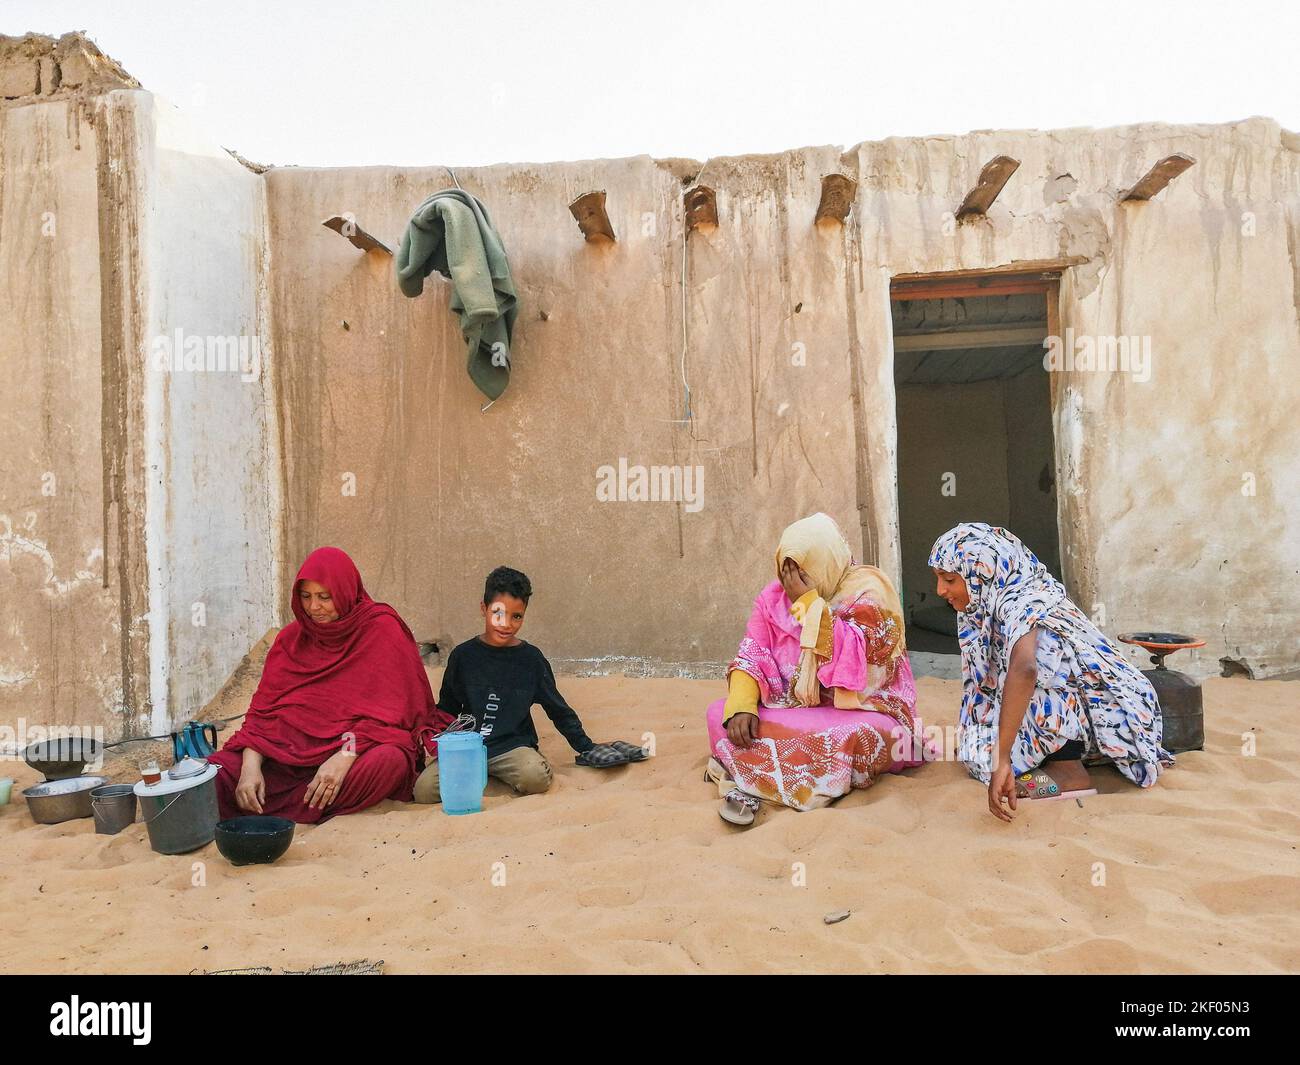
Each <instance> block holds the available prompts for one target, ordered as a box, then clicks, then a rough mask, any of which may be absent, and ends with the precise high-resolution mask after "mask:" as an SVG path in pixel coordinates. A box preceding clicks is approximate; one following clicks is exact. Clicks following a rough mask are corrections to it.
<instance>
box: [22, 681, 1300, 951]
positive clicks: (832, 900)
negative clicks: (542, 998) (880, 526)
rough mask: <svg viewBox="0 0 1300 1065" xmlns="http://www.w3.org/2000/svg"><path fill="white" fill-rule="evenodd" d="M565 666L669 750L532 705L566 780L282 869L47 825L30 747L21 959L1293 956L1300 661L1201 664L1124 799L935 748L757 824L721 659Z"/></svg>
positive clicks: (930, 691)
mask: <svg viewBox="0 0 1300 1065" xmlns="http://www.w3.org/2000/svg"><path fill="white" fill-rule="evenodd" d="M430 673H431V677H432V679H433V682H434V686H435V691H436V690H437V683H438V678H439V673H440V671H439V670H436V669H435V670H431V671H430ZM255 681H256V670H245V671H243V676H242V677H240V678H239V679H238V680H237V681H236V682H235V683H233V684H232V685H231V686H229V687H228V688H227V690H226V692H224V693H223V695H222V696H221V697H220V699H219V700H218V701H217V703H215V704H213V705H211V706H209V707H208V708H207V710H206V712H205V714H204V715H203V716H204V717H205V718H207V719H211V718H214V717H220V716H224V715H226V714H234V713H238V712H239V710H240V709H241V708H242V707H244V706H246V705H247V700H248V696H249V694H250V693H251V690H252V686H253V685H254V683H255ZM561 685H562V688H563V690H564V691H565V692H566V693H567V695H568V696H569V699H570V702H571V703H572V704H573V705H574V706H575V707H576V708H578V710H579V712H580V713H581V714H582V716H583V719H584V722H585V723H586V725H587V728H588V731H589V732H590V733H591V734H592V736H593V738H595V739H597V740H613V739H620V738H621V739H626V740H631V741H640V740H641V739H642V736H643V735H644V734H646V733H651V734H653V744H654V748H655V757H653V758H652V759H651V760H649V761H648V762H645V763H642V764H638V765H630V766H625V767H622V768H618V769H614V770H604V771H601V770H594V769H584V768H579V767H577V766H575V765H574V764H573V757H572V753H571V752H569V751H568V749H567V747H566V745H565V744H564V741H563V740H562V739H561V738H560V737H559V735H558V734H557V733H556V732H555V731H554V729H552V728H551V727H550V724H549V722H548V721H547V720H546V718H545V715H544V714H543V713H542V712H541V711H540V710H535V711H534V716H535V718H536V720H537V723H538V731H539V734H540V735H541V737H542V750H543V753H545V754H546V755H547V757H548V758H550V759H551V761H552V763H553V764H554V766H555V767H556V778H555V784H554V786H553V788H552V790H551V791H550V793H548V794H546V795H541V796H529V797H526V798H519V797H515V796H513V795H511V794H509V793H508V791H507V789H505V788H504V787H503V786H502V785H500V784H497V783H492V784H490V785H489V789H488V795H487V798H486V800H485V806H484V811H483V812H482V813H481V814H478V815H472V816H466V817H450V816H447V815H445V814H444V813H442V811H441V808H440V807H422V806H414V805H403V804H399V803H392V802H388V803H383V804H381V805H380V806H378V807H376V808H374V809H372V810H368V811H366V812H364V813H361V814H357V815H353V816H348V817H342V818H337V819H335V820H333V821H330V822H328V823H326V824H324V825H320V826H316V827H308V828H304V827H301V826H300V827H299V829H298V831H297V834H296V837H295V840H294V843H293V845H292V847H291V848H290V850H289V852H288V853H287V854H286V855H285V856H284V857H283V858H282V859H281V860H280V861H279V862H278V863H277V864H275V865H270V866H245V867H242V868H239V867H233V866H231V865H230V864H228V863H227V862H226V860H225V859H224V858H222V857H221V855H220V854H219V853H218V852H217V849H216V846H215V845H214V844H209V845H208V846H207V847H205V848H203V849H201V850H199V851H196V852H194V853H193V854H188V855H179V856H172V857H167V856H163V855H159V854H155V853H154V852H153V851H152V850H150V848H149V843H148V836H147V831H146V828H145V826H144V825H143V824H140V823H137V824H135V825H133V826H131V827H130V828H128V829H127V830H125V831H124V832H122V833H121V834H120V835H117V836H99V835H96V834H95V832H94V825H93V822H92V821H90V820H81V821H72V822H66V823H64V824H61V825H36V824H34V823H33V822H32V821H31V818H30V817H29V816H28V814H27V811H26V809H25V805H24V801H23V799H22V798H21V796H20V795H19V791H20V790H21V788H23V787H25V786H27V785H28V784H31V783H34V782H35V781H36V780H37V779H38V778H37V775H36V774H35V773H34V772H33V771H32V770H30V769H29V768H28V767H27V766H26V765H25V764H23V763H22V762H17V763H14V762H10V763H8V765H7V767H6V768H5V769H4V770H3V772H4V774H5V775H12V776H14V778H15V787H14V798H13V800H12V801H11V803H10V805H8V806H6V807H0V840H2V841H3V844H2V846H0V872H2V875H0V906H2V907H3V912H4V914H5V932H6V936H5V949H4V951H3V955H2V957H3V961H2V962H0V968H2V969H3V970H4V971H5V972H10V973H14V972H60V973H117V972H128V973H134V972H165V973H189V972H199V971H209V972H210V971H220V970H229V969H240V968H245V967H253V966H267V967H270V968H272V969H273V970H275V971H281V970H284V969H306V968H308V967H311V966H315V965H324V964H329V963H334V962H342V961H356V960H360V959H368V960H371V961H380V960H382V961H383V963H384V971H385V972H388V973H426V972H433V973H441V972H456V973H462V972H464V973H471V972H472V973H478V972H530V973H533V972H613V973H622V972H669V973H696V972H713V973H719V972H795V973H804V972H808V973H848V972H866V973H904V972H939V973H947V972H1006V973H1012V972H1039V971H1045V970H1046V971H1056V972H1085V973H1108V972H1144V973H1147V972H1234V973H1236V972H1252V973H1253V972H1265V973H1268V972H1296V971H1300V879H1298V877H1297V874H1300V855H1298V853H1297V850H1296V847H1297V845H1298V844H1300V815H1297V813H1296V795H1297V787H1296V782H1297V778H1298V776H1300V774H1298V773H1297V770H1296V768H1295V767H1296V766H1297V765H1300V685H1297V684H1294V683H1285V682H1252V681H1248V680H1244V679H1230V680H1229V679H1215V680H1211V681H1208V682H1207V683H1206V686H1205V698H1206V748H1205V750H1204V751H1200V752H1193V753H1187V754H1183V755H1180V756H1179V764H1178V766H1177V768H1175V769H1173V770H1171V771H1169V772H1168V773H1166V774H1165V775H1164V776H1163V777H1162V779H1161V780H1160V782H1159V783H1158V784H1157V785H1156V786H1155V787H1154V788H1152V789H1150V790H1147V791H1141V790H1139V789H1137V788H1135V787H1133V786H1132V785H1130V784H1128V783H1127V782H1126V781H1124V780H1123V779H1122V778H1121V777H1119V775H1118V774H1116V773H1114V772H1113V771H1109V770H1107V771H1100V772H1097V773H1095V774H1094V775H1095V777H1096V782H1097V784H1098V786H1099V788H1101V789H1102V794H1100V795H1098V796H1096V797H1095V798H1090V799H1087V800H1085V801H1084V803H1083V805H1082V806H1079V805H1077V804H1076V803H1075V802H1071V801H1066V802H1053V803H1047V804H1022V806H1021V810H1020V813H1019V815H1018V816H1017V817H1016V819H1015V822H1014V823H1013V824H1011V825H1004V824H1001V823H999V822H998V821H996V820H995V819H994V818H993V817H992V816H991V815H990V814H989V813H988V812H987V810H986V809H985V798H984V796H985V793H984V789H983V788H981V787H980V786H979V785H978V784H977V783H975V782H974V781H972V780H970V779H969V778H968V777H967V776H966V774H965V772H964V770H963V769H962V768H961V767H960V765H958V764H956V763H954V762H936V763H933V764H929V765H926V766H923V767H921V768H919V769H915V770H910V771H908V772H907V773H905V774H903V775H900V776H893V777H887V778H886V779H884V780H883V781H881V782H880V783H879V784H877V785H876V786H875V787H873V788H870V789H868V790H866V791H859V792H854V793H853V794H852V795H849V796H847V797H845V798H844V799H841V800H840V801H839V802H838V803H836V804H834V805H833V806H831V807H828V808H826V809H823V810H817V811H813V812H810V813H797V812H795V811H792V810H785V809H778V808H773V807H765V808H764V810H763V811H762V813H761V814H760V819H759V821H758V823H757V824H756V825H755V826H754V827H753V828H751V829H748V830H742V829H737V828H733V827H731V826H729V825H727V824H725V823H724V822H723V821H722V820H721V819H719V817H718V816H717V814H716V812H715V809H716V806H717V798H716V795H717V793H716V789H715V787H714V786H713V785H711V784H709V783H706V782H705V781H704V779H703V773H704V765H705V761H706V758H707V753H708V752H707V749H706V747H707V741H706V736H705V730H704V708H705V706H706V704H707V703H708V702H709V700H710V699H713V698H716V697H718V695H719V694H720V693H721V691H722V685H721V683H720V682H717V681H699V680H662V679H628V678H624V677H594V678H565V679H562V681H561ZM919 689H920V710H921V714H922V716H923V718H924V720H925V722H926V724H927V725H941V726H951V725H952V724H953V723H954V720H955V716H956V711H957V700H958V690H959V688H958V684H957V682H955V681H941V680H935V679H930V678H923V679H922V680H920V681H919ZM1246 733H1253V734H1254V743H1255V745H1256V753H1255V754H1254V755H1253V756H1247V755H1244V754H1243V753H1242V748H1243V734H1246ZM228 735H230V732H229V731H226V732H224V733H223V736H228ZM126 750H127V752H128V755H127V756H124V757H121V758H119V759H117V760H115V761H111V762H109V763H107V764H106V766H105V769H106V771H107V772H108V774H109V775H112V776H115V777H117V778H120V779H122V780H128V779H133V778H134V777H135V768H134V764H133V763H134V760H135V758H136V757H138V755H139V754H140V753H141V748H140V747H139V746H136V747H135V748H134V750H133V749H132V748H127V749H126ZM1098 863H1100V864H1098ZM1103 872H1104V880H1105V882H1104V885H1100V884H1096V883H1095V881H1096V880H1098V879H1099V878H1100V875H1101V873H1103ZM200 874H201V875H200ZM502 874H504V883H501V881H502V879H503V876H502ZM494 880H495V881H496V882H497V883H495V884H494ZM798 880H802V881H803V886H797V885H796V881H798ZM196 881H200V882H201V883H198V884H196ZM842 910H849V911H851V916H850V917H849V918H848V919H847V920H844V921H842V922H840V923H838V924H833V925H827V924H825V923H824V922H823V916H824V915H826V914H828V913H832V912H835V911H842Z"/></svg>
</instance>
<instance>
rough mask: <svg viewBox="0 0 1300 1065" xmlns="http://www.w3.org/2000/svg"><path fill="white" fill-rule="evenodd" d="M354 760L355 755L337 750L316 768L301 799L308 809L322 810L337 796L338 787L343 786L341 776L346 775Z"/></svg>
mask: <svg viewBox="0 0 1300 1065" xmlns="http://www.w3.org/2000/svg"><path fill="white" fill-rule="evenodd" d="M356 760H357V756H356V755H354V754H351V753H349V752H348V751H338V752H337V753H335V754H333V755H331V756H330V757H329V758H328V759H327V760H326V761H325V763H324V764H323V765H322V766H321V767H320V768H319V769H318V770H316V775H315V776H314V777H312V778H311V783H310V784H308V785H307V793H306V794H305V795H304V796H303V799H302V801H303V802H305V803H306V804H307V806H308V808H309V809H312V810H323V809H325V807H327V806H328V805H329V804H330V803H332V802H333V801H334V800H335V799H336V798H337V797H338V794H339V789H340V788H341V787H343V778H344V777H345V776H347V775H348V770H349V769H351V768H352V763H353V762H355V761H356Z"/></svg>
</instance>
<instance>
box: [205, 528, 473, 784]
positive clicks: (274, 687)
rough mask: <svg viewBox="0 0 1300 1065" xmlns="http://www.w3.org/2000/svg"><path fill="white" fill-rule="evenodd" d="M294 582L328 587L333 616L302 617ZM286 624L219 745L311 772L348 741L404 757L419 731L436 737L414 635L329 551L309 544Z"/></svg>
mask: <svg viewBox="0 0 1300 1065" xmlns="http://www.w3.org/2000/svg"><path fill="white" fill-rule="evenodd" d="M303 581H315V582H316V583H317V584H320V585H323V586H324V587H325V588H327V589H328V590H329V593H330V597H331V598H332V599H333V603H334V609H335V610H337V611H338V615H339V616H338V619H337V620H335V621H331V622H328V623H325V624H322V623H320V622H316V621H313V620H312V619H311V618H310V617H308V616H307V612H306V611H305V610H304V609H303V606H302V602H301V601H300V599H299V598H298V593H299V590H300V589H301V587H302V582H303ZM293 614H294V617H296V618H297V619H298V620H297V621H292V622H290V623H289V624H288V625H286V626H285V627H284V628H283V629H281V630H280V634H279V635H278V636H276V638H275V643H274V644H273V645H272V647H271V650H270V653H269V654H267V656H266V665H265V666H264V667H263V668H262V681H261V683H260V684H259V685H258V686H257V691H256V693H254V695H253V701H252V703H251V704H250V705H249V708H248V715H247V716H246V717H245V718H244V724H243V726H242V727H241V728H240V729H239V731H238V732H236V733H235V734H234V735H233V736H231V737H230V739H229V740H228V741H227V742H226V745H225V747H224V749H225V750H228V751H241V750H243V749H244V748H245V747H251V748H253V750H255V751H258V752H259V753H261V754H262V755H264V756H265V757H267V758H270V759H271V760H272V761H276V762H283V763H285V764H286V765H297V766H317V765H320V764H321V763H322V762H324V761H325V760H326V759H327V758H329V757H330V755H332V754H334V753H335V752H336V751H338V750H339V749H340V748H342V747H343V746H344V744H345V743H347V742H348V741H349V739H351V741H352V743H353V746H354V749H355V750H356V753H357V754H358V755H361V754H365V753H366V751H367V750H369V749H370V748H371V747H373V746H375V745H376V744H380V743H391V744H397V745H398V746H401V747H402V748H404V749H405V750H407V751H408V752H409V753H410V758H411V770H412V772H414V770H415V768H416V761H417V757H418V756H419V753H420V751H421V749H422V746H421V744H420V736H421V733H422V732H424V731H425V730H432V731H441V730H442V729H443V728H444V727H445V726H446V725H447V723H448V722H450V721H451V717H450V715H448V714H444V713H443V712H442V711H441V710H439V709H438V707H437V705H436V704H435V702H434V700H433V689H432V688H430V687H429V677H428V675H427V674H426V673H425V672H424V664H423V663H422V662H421V661H420V651H419V648H418V647H417V646H416V643H415V637H413V636H412V635H411V630H410V629H408V628H407V627H406V623H405V622H404V621H403V620H402V619H401V617H400V616H399V615H398V613H397V611H396V610H394V609H393V608H392V607H391V606H388V605H387V604H386V603H376V602H375V601H374V600H373V599H371V598H370V596H369V595H367V594H366V589H365V586H364V585H363V584H362V583H361V574H360V573H358V572H357V567H356V565H355V564H354V563H353V561H352V559H350V558H349V557H348V556H347V554H346V553H345V552H343V551H340V550H339V549H338V548H337V547H321V548H317V549H316V550H315V551H313V552H312V553H311V554H310V555H308V556H307V561H306V562H304V563H303V564H302V569H300V570H299V571H298V576H297V578H296V579H295V580H294V582H293Z"/></svg>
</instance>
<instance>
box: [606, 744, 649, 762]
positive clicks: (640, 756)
mask: <svg viewBox="0 0 1300 1065" xmlns="http://www.w3.org/2000/svg"><path fill="white" fill-rule="evenodd" d="M608 746H610V747H613V748H614V750H616V751H619V752H620V753H622V754H625V755H627V760H628V761H629V762H644V761H645V760H646V759H647V758H649V757H650V752H649V751H647V750H646V749H645V748H644V747H637V746H635V745H634V744H631V743H624V742H623V741H622V740H615V741H614V742H613V743H611V744H608Z"/></svg>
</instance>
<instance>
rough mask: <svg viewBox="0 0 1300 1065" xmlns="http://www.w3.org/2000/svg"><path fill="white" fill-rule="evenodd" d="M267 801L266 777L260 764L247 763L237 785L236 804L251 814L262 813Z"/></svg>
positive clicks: (241, 771)
mask: <svg viewBox="0 0 1300 1065" xmlns="http://www.w3.org/2000/svg"><path fill="white" fill-rule="evenodd" d="M264 802H266V779H265V778H264V777H263V776H262V770H261V768H260V767H259V766H254V765H245V766H244V768H243V769H241V770H240V772H239V783H238V784H236V785H235V805H236V806H238V807H239V808H240V809H241V810H247V811H248V812H249V813H250V814H260V813H261V812H262V804H263V803H264Z"/></svg>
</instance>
